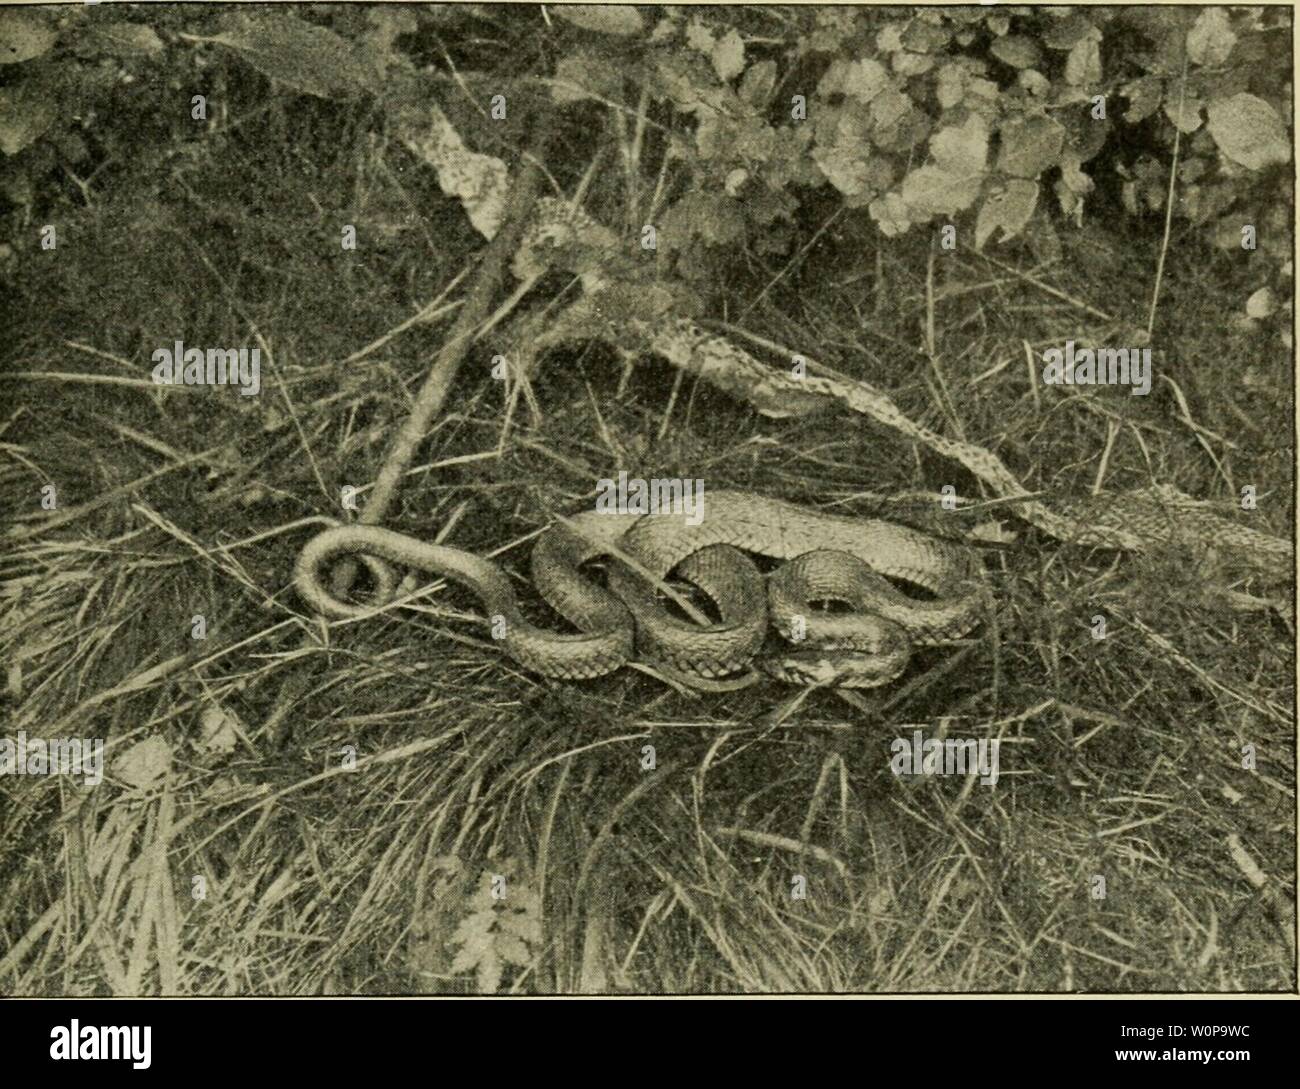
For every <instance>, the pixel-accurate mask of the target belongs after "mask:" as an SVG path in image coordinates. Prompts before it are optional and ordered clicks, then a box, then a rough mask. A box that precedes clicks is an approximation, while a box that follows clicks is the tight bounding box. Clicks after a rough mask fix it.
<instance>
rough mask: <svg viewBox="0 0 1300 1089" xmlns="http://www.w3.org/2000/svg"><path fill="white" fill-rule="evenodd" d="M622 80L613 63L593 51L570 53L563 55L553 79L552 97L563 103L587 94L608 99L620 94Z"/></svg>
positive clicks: (580, 99) (584, 98) (575, 100)
mask: <svg viewBox="0 0 1300 1089" xmlns="http://www.w3.org/2000/svg"><path fill="white" fill-rule="evenodd" d="M620 82H621V80H620V77H619V74H618V72H617V71H616V70H615V69H614V66H613V65H612V64H610V63H609V62H608V61H605V60H603V59H602V58H600V57H597V56H593V55H592V54H590V53H585V52H578V53H570V54H569V55H568V56H567V57H562V58H560V62H559V63H558V64H557V65H556V66H555V78H554V79H553V80H552V81H551V98H552V99H554V100H555V101H556V102H557V103H559V104H560V105H561V106H565V105H568V104H569V103H570V102H582V101H585V100H586V99H588V98H595V99H598V100H599V99H604V100H606V101H609V100H610V99H613V98H615V97H617V95H618V89H619V84H620Z"/></svg>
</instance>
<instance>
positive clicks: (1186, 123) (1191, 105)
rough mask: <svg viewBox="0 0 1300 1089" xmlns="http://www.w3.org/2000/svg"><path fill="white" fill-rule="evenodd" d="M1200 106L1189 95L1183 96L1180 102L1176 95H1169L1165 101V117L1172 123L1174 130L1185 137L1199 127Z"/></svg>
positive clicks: (1200, 102)
mask: <svg viewBox="0 0 1300 1089" xmlns="http://www.w3.org/2000/svg"><path fill="white" fill-rule="evenodd" d="M1202 106H1204V103H1203V102H1202V101H1201V100H1200V99H1199V98H1193V97H1192V96H1191V95H1184V96H1183V98H1182V101H1181V102H1179V100H1178V97H1177V96H1176V95H1170V96H1169V97H1168V98H1166V99H1165V105H1164V110H1165V116H1166V117H1168V118H1169V120H1170V121H1172V122H1173V123H1174V128H1176V129H1177V130H1178V131H1179V132H1181V133H1182V134H1183V135H1184V136H1186V135H1188V134H1189V133H1193V132H1195V131H1196V130H1197V129H1199V128H1200V127H1201V108H1202Z"/></svg>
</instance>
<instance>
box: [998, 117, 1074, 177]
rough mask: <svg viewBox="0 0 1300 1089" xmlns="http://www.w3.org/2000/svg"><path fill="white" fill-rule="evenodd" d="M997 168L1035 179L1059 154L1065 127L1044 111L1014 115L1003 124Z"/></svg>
mask: <svg viewBox="0 0 1300 1089" xmlns="http://www.w3.org/2000/svg"><path fill="white" fill-rule="evenodd" d="M1001 137H1002V151H1001V154H1000V155H999V156H998V169H999V170H1001V171H1002V173H1004V174H1011V175H1013V176H1015V177H1018V178H1036V177H1038V175H1039V174H1041V173H1042V172H1043V171H1044V170H1050V169H1051V168H1052V167H1054V166H1055V165H1056V164H1057V163H1058V162H1059V161H1060V157H1061V145H1062V143H1064V141H1065V129H1064V128H1063V127H1062V126H1061V125H1060V124H1059V123H1057V122H1056V121H1053V120H1052V119H1051V118H1050V117H1047V116H1045V115H1043V114H1031V115H1029V116H1027V117H1015V118H1012V119H1011V120H1009V121H1008V122H1007V123H1006V124H1004V125H1003V126H1002V132H1001Z"/></svg>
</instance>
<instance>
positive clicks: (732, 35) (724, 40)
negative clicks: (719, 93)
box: [710, 27, 745, 83]
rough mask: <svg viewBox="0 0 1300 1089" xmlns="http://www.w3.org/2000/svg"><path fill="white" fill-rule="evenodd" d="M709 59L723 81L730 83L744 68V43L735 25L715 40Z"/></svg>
mask: <svg viewBox="0 0 1300 1089" xmlns="http://www.w3.org/2000/svg"><path fill="white" fill-rule="evenodd" d="M710 59H711V60H712V61H713V70H714V71H715V72H717V73H718V78H719V79H720V80H722V82H723V83H730V82H731V81H732V80H733V79H735V78H736V77H737V76H738V75H740V73H741V72H743V71H744V70H745V43H744V41H743V40H742V39H741V37H740V34H739V33H737V31H736V28H735V27H732V28H731V29H730V30H728V31H727V33H726V34H724V35H723V36H722V37H721V38H719V39H718V40H717V42H716V43H715V44H714V46H713V52H712V53H711V54H710Z"/></svg>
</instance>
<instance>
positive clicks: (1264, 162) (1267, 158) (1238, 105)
mask: <svg viewBox="0 0 1300 1089" xmlns="http://www.w3.org/2000/svg"><path fill="white" fill-rule="evenodd" d="M1207 114H1208V116H1209V123H1208V126H1207V127H1208V128H1209V130H1210V135H1211V136H1213V137H1214V142H1215V143H1216V144H1218V145H1219V150H1220V151H1221V152H1223V154H1224V155H1225V156H1227V157H1228V158H1229V159H1231V160H1232V161H1233V162H1234V163H1240V164H1241V165H1242V166H1244V167H1246V168H1247V169H1248V170H1261V169H1263V168H1264V167H1266V166H1268V165H1270V164H1271V163H1285V162H1287V161H1289V160H1290V158H1291V141H1290V140H1289V139H1288V138H1287V133H1286V126H1285V125H1284V124H1282V118H1280V117H1279V116H1278V114H1277V111H1276V110H1275V109H1273V107H1272V106H1270V105H1269V104H1268V103H1267V102H1265V101H1264V100H1263V99H1262V98H1256V97H1255V96H1254V95H1249V94H1239V95H1233V96H1232V97H1231V98H1223V99H1219V100H1218V101H1216V102H1211V103H1210V105H1209V109H1208V110H1207Z"/></svg>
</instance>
